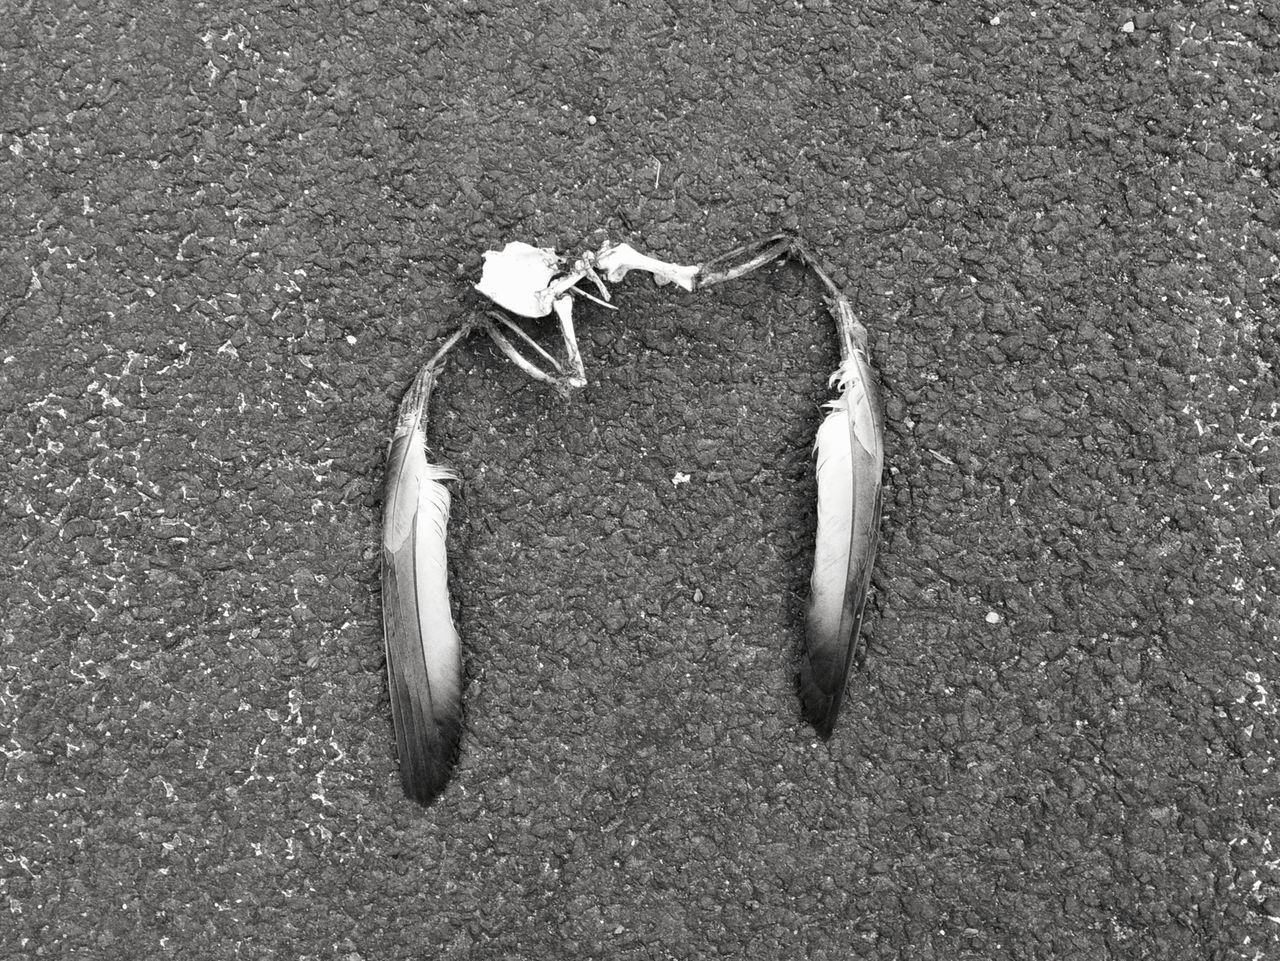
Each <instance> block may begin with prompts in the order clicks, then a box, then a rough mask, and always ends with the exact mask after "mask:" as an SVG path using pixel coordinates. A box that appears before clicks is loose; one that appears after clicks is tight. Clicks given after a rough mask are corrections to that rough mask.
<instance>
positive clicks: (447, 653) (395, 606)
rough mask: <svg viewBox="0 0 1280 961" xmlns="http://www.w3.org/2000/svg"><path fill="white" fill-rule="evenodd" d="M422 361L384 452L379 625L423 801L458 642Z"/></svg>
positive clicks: (452, 735)
mask: <svg viewBox="0 0 1280 961" xmlns="http://www.w3.org/2000/svg"><path fill="white" fill-rule="evenodd" d="M433 383H434V372H433V371H430V370H428V369H424V371H423V373H421V374H419V375H418V378H417V379H416V380H415V381H414V385H413V387H411V388H410V390H409V393H408V394H406V395H405V399H404V401H403V402H402V404H401V407H400V416H399V419H398V421H397V426H396V432H395V435H394V437H393V438H392V441H391V449H390V452H389V454H388V457H387V486H386V494H385V498H384V504H383V529H382V625H383V633H384V635H385V638H386V648H387V687H388V691H389V693H390V696H391V714H392V719H393V722H394V725H395V732H396V748H397V753H398V755H399V758H400V782H401V785H402V787H403V788H404V793H405V794H406V795H407V796H408V797H410V798H412V799H413V800H415V801H418V802H419V803H421V804H427V803H429V802H430V801H431V800H433V799H434V798H435V797H436V796H437V795H438V794H439V793H440V792H441V791H442V790H443V789H444V785H445V783H446V782H447V781H448V779H449V773H450V771H451V770H452V768H453V763H454V760H455V758H456V757H457V752H458V741H459V739H460V737H461V733H462V646H461V642H460V639H459V637H458V632H457V629H456V628H455V627H454V623H453V614H452V611H451V607H450V603H449V586H448V555H447V552H446V547H445V538H446V532H447V525H448V520H449V490H448V488H446V487H445V486H444V482H445V481H448V480H453V479H454V475H453V473H452V472H451V471H449V470H448V469H446V468H444V467H440V466H439V465H436V464H432V463H430V462H429V461H428V460H427V454H426V435H425V433H424V429H423V425H424V422H425V420H426V405H427V399H428V397H429V395H430V392H431V387H432V385H433Z"/></svg>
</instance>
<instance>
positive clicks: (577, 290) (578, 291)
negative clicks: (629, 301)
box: [569, 287, 618, 310]
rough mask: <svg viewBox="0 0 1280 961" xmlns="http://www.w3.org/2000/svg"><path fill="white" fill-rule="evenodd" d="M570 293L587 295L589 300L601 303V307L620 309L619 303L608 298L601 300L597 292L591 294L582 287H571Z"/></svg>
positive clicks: (580, 295) (581, 295)
mask: <svg viewBox="0 0 1280 961" xmlns="http://www.w3.org/2000/svg"><path fill="white" fill-rule="evenodd" d="M569 293H571V294H577V295H578V296H579V297H585V298H587V300H589V301H591V302H592V303H593V304H599V305H600V306H601V307H608V308H609V309H610V310H617V309H618V305H617V304H611V303H609V301H607V300H601V299H600V298H599V297H597V296H596V295H595V294H589V293H587V292H586V291H585V290H583V289H582V288H581V287H570V288H569Z"/></svg>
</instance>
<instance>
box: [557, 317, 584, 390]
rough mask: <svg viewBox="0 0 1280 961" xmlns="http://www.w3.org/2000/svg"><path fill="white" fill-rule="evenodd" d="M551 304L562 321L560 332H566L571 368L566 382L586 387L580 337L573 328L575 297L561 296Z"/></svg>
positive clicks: (566, 350)
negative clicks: (579, 342)
mask: <svg viewBox="0 0 1280 961" xmlns="http://www.w3.org/2000/svg"><path fill="white" fill-rule="evenodd" d="M551 306H552V307H553V308H554V309H555V312H556V318H557V319H558V320H559V321H560V332H561V333H562V334H564V350H565V354H566V355H567V359H568V362H569V368H570V370H569V376H568V377H567V378H565V383H567V384H568V385H569V386H570V387H586V386H587V370H586V368H585V367H584V366H583V364H582V354H581V352H579V350H578V337H577V335H576V334H575V333H574V330H573V298H572V297H567V296H566V297H561V298H559V299H558V300H554V301H552V303H551Z"/></svg>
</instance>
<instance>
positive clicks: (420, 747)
mask: <svg viewBox="0 0 1280 961" xmlns="http://www.w3.org/2000/svg"><path fill="white" fill-rule="evenodd" d="M429 726H430V728H431V730H430V732H429V733H427V732H424V733H423V734H422V735H420V736H418V737H414V738H412V741H411V743H409V744H402V745H400V747H401V751H400V786H401V787H402V788H404V795H405V797H407V798H409V800H411V801H416V802H417V803H419V804H421V805H422V806H423V807H426V806H427V805H429V804H430V803H431V802H432V801H434V800H435V799H436V798H437V797H439V796H440V795H441V793H443V791H444V789H445V786H446V785H447V784H448V783H449V777H450V775H451V774H452V773H453V766H454V764H455V763H456V762H457V760H458V753H459V752H458V748H459V744H460V742H461V740H462V717H461V716H460V715H450V716H447V717H442V718H439V719H438V720H437V721H436V723H434V724H430V725H429Z"/></svg>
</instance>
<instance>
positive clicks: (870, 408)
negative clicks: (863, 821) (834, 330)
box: [799, 344, 884, 737]
mask: <svg viewBox="0 0 1280 961" xmlns="http://www.w3.org/2000/svg"><path fill="white" fill-rule="evenodd" d="M832 382H833V383H838V385H839V390H840V396H839V398H838V399H836V400H834V401H832V402H831V403H830V404H828V405H827V406H828V407H829V409H830V413H828V414H827V415H826V417H825V418H824V419H823V421H822V424H821V426H820V427H819V428H818V438H817V442H816V444H815V445H814V451H815V456H816V460H817V479H818V527H817V535H816V538H815V544H814V559H813V575H812V578H811V579H810V596H809V605H808V609H807V611H806V625H805V628H806V629H805V642H806V643H805V653H804V657H803V658H802V660H801V663H800V679H799V680H800V701H801V705H802V707H803V710H804V714H805V717H806V718H807V719H808V720H809V721H810V723H812V724H813V726H814V727H815V728H817V730H818V733H819V734H820V735H822V736H823V737H830V736H831V731H832V729H833V727H834V726H835V723H836V718H837V717H838V716H839V714H840V706H841V703H842V701H843V699H844V688H845V682H846V681H847V679H848V676H849V669H850V667H851V666H852V664H853V659H854V653H855V651H856V649H857V644H858V635H859V632H860V629H861V626H862V614H863V609H864V607H865V605H866V600H867V591H868V589H869V588H870V585H871V570H872V565H873V564H874V561H875V552H876V544H877V541H878V539H879V531H880V512H881V479H880V475H881V472H882V469H883V467H884V443H883V435H884V424H883V418H882V415H881V412H880V400H879V395H878V392H877V389H876V383H875V376H874V374H873V372H872V369H871V364H870V362H869V360H868V358H867V355H866V348H865V344H859V345H857V346H856V347H855V348H854V349H852V350H851V351H850V354H849V356H848V358H847V359H846V360H845V361H844V362H843V363H842V364H841V365H840V368H839V369H838V370H837V371H836V373H835V374H834V375H832Z"/></svg>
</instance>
